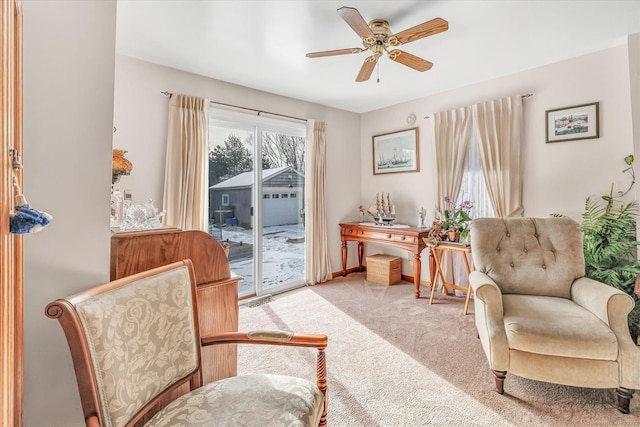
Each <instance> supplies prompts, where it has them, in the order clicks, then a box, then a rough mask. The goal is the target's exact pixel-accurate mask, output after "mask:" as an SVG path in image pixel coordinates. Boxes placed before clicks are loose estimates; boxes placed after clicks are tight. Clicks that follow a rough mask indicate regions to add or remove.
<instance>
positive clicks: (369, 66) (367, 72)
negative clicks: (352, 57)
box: [356, 55, 378, 82]
mask: <svg viewBox="0 0 640 427" xmlns="http://www.w3.org/2000/svg"><path fill="white" fill-rule="evenodd" d="M377 62H378V57H377V56H375V55H372V56H370V57H368V58H367V59H365V60H364V64H362V68H360V72H359V73H358V77H356V81H357V82H364V81H367V80H369V77H371V73H373V69H374V68H376V64H377Z"/></svg>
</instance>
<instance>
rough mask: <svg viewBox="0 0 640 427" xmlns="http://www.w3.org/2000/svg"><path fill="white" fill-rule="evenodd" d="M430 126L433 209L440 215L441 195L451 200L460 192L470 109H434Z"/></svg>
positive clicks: (469, 127) (466, 147)
mask: <svg viewBox="0 0 640 427" xmlns="http://www.w3.org/2000/svg"><path fill="white" fill-rule="evenodd" d="M434 129H435V144H436V147H435V152H436V175H437V194H436V195H437V199H436V209H437V210H438V212H439V213H440V215H442V214H443V213H444V198H445V196H449V197H450V198H451V200H453V202H454V203H455V202H456V201H457V200H458V196H459V195H460V187H461V186H462V176H463V175H464V168H465V163H466V161H467V153H468V151H469V149H468V148H469V139H470V137H471V109H470V108H469V107H463V108H456V109H454V110H449V111H444V112H441V113H437V114H436V115H435V124H434Z"/></svg>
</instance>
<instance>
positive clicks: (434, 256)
mask: <svg viewBox="0 0 640 427" xmlns="http://www.w3.org/2000/svg"><path fill="white" fill-rule="evenodd" d="M432 251H433V252H434V254H433V260H434V262H435V264H436V269H435V270H436V274H434V279H433V282H431V296H430V297H429V304H431V303H432V302H433V294H435V293H436V287H437V286H436V285H437V283H436V282H437V280H438V277H440V279H441V280H442V284H443V285H442V286H444V277H443V276H442V272H441V271H440V260H439V259H438V258H439V256H438V251H437V250H436V249H432ZM445 289H446V287H445Z"/></svg>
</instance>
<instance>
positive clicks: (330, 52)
mask: <svg viewBox="0 0 640 427" xmlns="http://www.w3.org/2000/svg"><path fill="white" fill-rule="evenodd" d="M364 51H365V49H361V48H359V47H354V48H351V49H336V50H325V51H323V52H311V53H307V55H306V56H307V58H321V57H323V56H333V55H349V54H352V53H360V52H364Z"/></svg>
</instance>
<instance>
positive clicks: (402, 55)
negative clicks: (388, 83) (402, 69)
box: [389, 49, 433, 71]
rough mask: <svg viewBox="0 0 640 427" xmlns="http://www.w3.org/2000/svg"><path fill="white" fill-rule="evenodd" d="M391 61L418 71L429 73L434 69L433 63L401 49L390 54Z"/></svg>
mask: <svg viewBox="0 0 640 427" xmlns="http://www.w3.org/2000/svg"><path fill="white" fill-rule="evenodd" d="M389 59H391V60H392V61H396V62H399V63H400V64H402V65H406V66H407V67H410V68H413V69H414V70H418V71H427V70H429V69H431V67H433V63H431V62H429V61H427V60H425V59H422V58H418V57H417V56H415V55H412V54H410V53H407V52H405V51H403V50H399V49H395V50H392V51H391V52H389Z"/></svg>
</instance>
